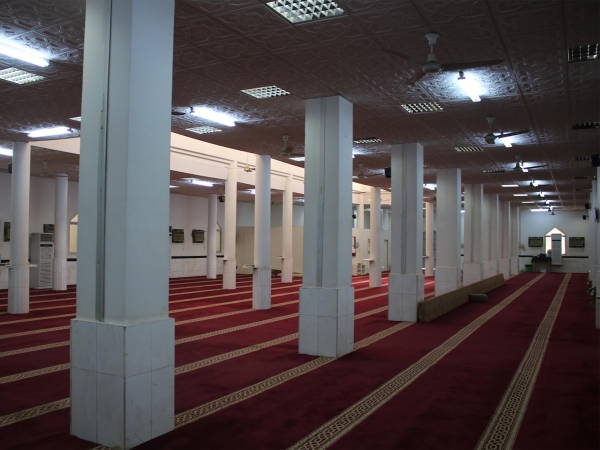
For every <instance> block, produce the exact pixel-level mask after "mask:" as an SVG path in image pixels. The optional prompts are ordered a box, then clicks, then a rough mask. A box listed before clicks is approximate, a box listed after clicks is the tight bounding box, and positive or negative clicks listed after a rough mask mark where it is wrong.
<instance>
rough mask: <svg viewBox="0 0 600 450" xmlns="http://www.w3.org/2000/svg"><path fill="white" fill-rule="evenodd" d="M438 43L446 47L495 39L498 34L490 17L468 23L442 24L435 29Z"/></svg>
mask: <svg viewBox="0 0 600 450" xmlns="http://www.w3.org/2000/svg"><path fill="white" fill-rule="evenodd" d="M436 32H437V33H439V34H440V38H439V41H438V42H439V43H440V44H441V45H444V46H446V47H448V46H450V47H451V46H452V44H458V43H466V44H468V43H471V42H472V41H477V40H480V39H497V37H498V33H497V32H496V28H495V27H494V22H493V20H492V18H491V17H482V18H478V19H474V20H468V21H457V22H450V23H444V24H441V25H439V26H437V27H436Z"/></svg>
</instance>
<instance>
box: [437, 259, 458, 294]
mask: <svg viewBox="0 0 600 450" xmlns="http://www.w3.org/2000/svg"><path fill="white" fill-rule="evenodd" d="M460 278H461V277H460V267H448V266H447V267H443V266H438V267H436V268H435V295H436V297H437V296H438V295H442V294H445V293H446V292H450V291H454V290H456V289H458V288H459V287H460V282H461V279H460Z"/></svg>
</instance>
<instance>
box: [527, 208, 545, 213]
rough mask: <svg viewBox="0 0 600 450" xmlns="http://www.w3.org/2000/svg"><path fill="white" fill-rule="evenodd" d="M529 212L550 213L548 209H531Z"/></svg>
mask: <svg viewBox="0 0 600 450" xmlns="http://www.w3.org/2000/svg"><path fill="white" fill-rule="evenodd" d="M529 211H531V212H548V210H547V209H546V208H536V209H530V210H529Z"/></svg>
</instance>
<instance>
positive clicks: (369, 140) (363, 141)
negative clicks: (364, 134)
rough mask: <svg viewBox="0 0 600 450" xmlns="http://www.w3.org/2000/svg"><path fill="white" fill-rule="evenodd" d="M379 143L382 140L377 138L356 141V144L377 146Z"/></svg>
mask: <svg viewBox="0 0 600 450" xmlns="http://www.w3.org/2000/svg"><path fill="white" fill-rule="evenodd" d="M378 142H381V139H379V138H376V137H368V138H360V139H354V143H355V144H376V143H378Z"/></svg>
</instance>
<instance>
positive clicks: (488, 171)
mask: <svg viewBox="0 0 600 450" xmlns="http://www.w3.org/2000/svg"><path fill="white" fill-rule="evenodd" d="M504 172H506V170H504V169H492V170H484V171H483V173H504Z"/></svg>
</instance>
